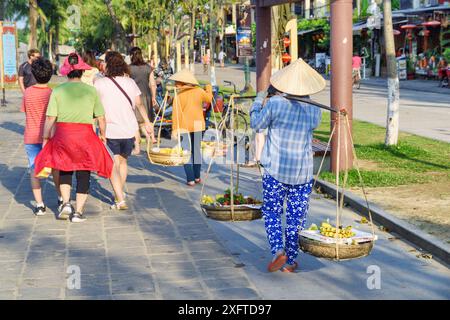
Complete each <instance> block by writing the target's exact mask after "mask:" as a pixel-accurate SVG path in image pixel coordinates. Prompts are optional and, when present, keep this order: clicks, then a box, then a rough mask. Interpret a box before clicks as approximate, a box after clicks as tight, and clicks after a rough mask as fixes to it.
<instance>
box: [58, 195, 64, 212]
mask: <svg viewBox="0 0 450 320" xmlns="http://www.w3.org/2000/svg"><path fill="white" fill-rule="evenodd" d="M63 204H64V201H62V200H59V198H58V211H61V208H62V205H63Z"/></svg>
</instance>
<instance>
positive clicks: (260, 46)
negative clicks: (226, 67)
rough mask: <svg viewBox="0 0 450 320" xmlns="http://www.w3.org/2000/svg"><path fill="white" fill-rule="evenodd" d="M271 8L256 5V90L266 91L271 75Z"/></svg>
mask: <svg viewBox="0 0 450 320" xmlns="http://www.w3.org/2000/svg"><path fill="white" fill-rule="evenodd" d="M270 13H271V8H270V7H262V6H261V5H260V1H258V3H257V5H256V90H257V91H258V92H259V91H263V90H267V88H268V87H269V84H270V76H271V75H272V61H271V58H272V53H271V49H272V35H271V30H270V29H271V24H270V23H269V21H271V16H270Z"/></svg>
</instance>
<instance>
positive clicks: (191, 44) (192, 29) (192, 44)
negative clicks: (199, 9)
mask: <svg viewBox="0 0 450 320" xmlns="http://www.w3.org/2000/svg"><path fill="white" fill-rule="evenodd" d="M189 34H190V38H189V41H190V42H189V51H190V54H191V55H192V60H191V61H192V63H191V66H190V68H191V71H192V72H194V65H195V60H194V59H195V56H194V49H195V39H194V38H195V9H194V10H192V13H191V25H190V30H189Z"/></svg>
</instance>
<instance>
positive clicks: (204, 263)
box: [195, 255, 238, 271]
mask: <svg viewBox="0 0 450 320" xmlns="http://www.w3.org/2000/svg"><path fill="white" fill-rule="evenodd" d="M195 264H196V265H197V267H198V269H199V270H200V271H204V270H211V269H223V268H233V267H234V268H236V266H237V265H238V264H237V263H236V261H235V260H233V259H232V258H223V259H214V256H213V255H212V256H211V259H209V260H200V261H196V262H195Z"/></svg>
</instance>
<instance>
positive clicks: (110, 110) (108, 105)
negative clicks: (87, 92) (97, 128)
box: [94, 77, 141, 139]
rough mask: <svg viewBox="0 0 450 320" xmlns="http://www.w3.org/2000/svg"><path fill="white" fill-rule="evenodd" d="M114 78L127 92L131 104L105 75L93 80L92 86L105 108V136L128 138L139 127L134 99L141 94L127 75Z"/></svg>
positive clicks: (134, 133) (132, 135) (133, 134)
mask: <svg viewBox="0 0 450 320" xmlns="http://www.w3.org/2000/svg"><path fill="white" fill-rule="evenodd" d="M114 79H115V80H116V81H117V83H118V84H119V85H120V86H121V87H122V89H123V90H124V91H125V92H126V93H127V94H128V96H129V97H130V99H131V102H132V103H133V106H131V105H130V102H129V101H128V99H127V98H126V97H125V95H124V94H123V93H122V91H120V89H119V88H118V87H117V86H116V85H115V84H114V82H112V81H111V79H109V78H106V77H105V78H101V79H98V80H96V81H95V83H94V87H95V89H97V92H98V94H99V96H100V99H101V101H102V104H103V107H104V108H105V118H106V138H108V139H130V138H133V137H134V136H135V135H136V131H137V130H138V129H139V125H138V122H137V120H136V115H135V113H134V108H135V99H136V97H137V96H139V95H141V90H139V88H138V86H137V84H136V82H134V80H133V79H131V78H129V77H115V78H114Z"/></svg>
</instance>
